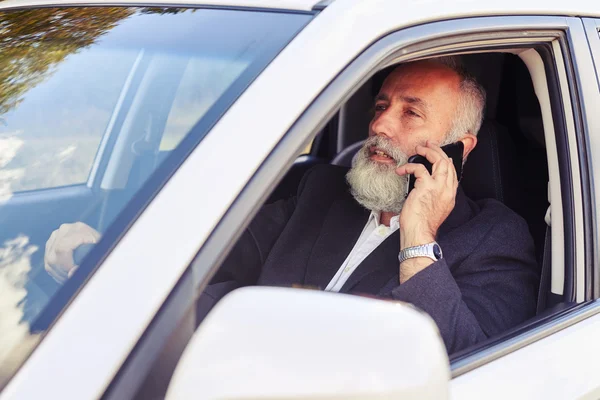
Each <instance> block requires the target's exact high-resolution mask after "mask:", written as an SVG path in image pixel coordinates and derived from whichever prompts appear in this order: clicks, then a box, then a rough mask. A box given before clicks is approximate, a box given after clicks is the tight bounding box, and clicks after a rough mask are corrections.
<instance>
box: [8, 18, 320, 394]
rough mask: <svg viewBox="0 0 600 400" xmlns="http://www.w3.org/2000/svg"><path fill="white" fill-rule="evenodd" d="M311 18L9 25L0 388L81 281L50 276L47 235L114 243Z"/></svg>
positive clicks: (21, 21)
mask: <svg viewBox="0 0 600 400" xmlns="http://www.w3.org/2000/svg"><path fill="white" fill-rule="evenodd" d="M310 17H311V15H308V14H288V13H283V12H262V11H250V10H246V11H244V10H219V9H186V8H148V7H143V8H142V7H73V8H41V9H27V10H16V11H4V12H0V52H1V54H2V56H1V57H0V227H1V229H0V330H1V331H2V337H3V340H2V341H0V388H1V387H2V386H3V384H4V383H6V381H7V380H8V379H9V377H10V376H11V374H12V373H13V372H14V370H15V368H18V366H19V365H20V363H21V362H22V360H23V357H25V356H26V355H27V353H28V351H29V350H30V349H31V348H32V346H34V345H35V343H37V340H38V339H39V337H40V336H39V335H40V334H43V332H45V330H46V329H47V328H48V327H49V326H50V324H52V323H53V321H54V320H55V318H56V317H57V315H59V314H60V312H61V310H62V309H63V308H64V306H65V305H66V304H67V303H68V301H69V299H70V297H72V296H73V295H74V293H75V292H76V291H77V290H78V287H79V285H80V283H82V282H83V281H85V279H86V278H82V279H79V280H77V281H71V282H69V281H68V280H67V283H69V285H64V284H63V283H62V282H60V281H57V280H56V279H53V277H51V276H50V275H49V274H48V273H47V268H45V266H44V254H45V251H46V245H47V242H48V240H49V238H50V237H51V233H52V232H53V231H55V230H56V229H57V228H59V226H61V224H65V223H73V222H76V221H82V222H84V223H85V224H87V225H89V226H90V227H93V228H94V229H96V230H97V231H98V232H99V233H100V235H102V237H103V239H102V240H103V241H104V242H107V243H114V242H115V241H116V240H117V238H119V237H120V235H121V233H122V232H123V230H124V229H126V227H127V225H128V224H129V222H127V221H131V220H133V219H134V218H135V217H136V216H137V215H138V214H139V212H140V211H141V210H142V209H143V207H144V206H145V205H146V204H147V203H148V201H149V199H150V197H151V196H153V195H154V194H155V193H156V192H157V191H158V190H159V189H160V187H161V186H162V185H163V184H164V183H165V181H166V180H167V179H168V178H169V176H170V175H171V174H172V173H173V171H174V170H175V169H176V168H177V167H178V166H179V165H180V164H181V163H182V162H183V161H184V160H185V158H186V157H187V155H188V154H189V153H190V151H191V150H192V149H193V148H194V147H195V146H196V145H197V144H198V143H199V142H200V141H201V140H202V138H203V137H204V136H205V135H206V134H207V133H208V131H209V130H210V128H211V127H212V126H213V125H214V123H215V122H216V121H217V120H218V119H219V118H220V117H221V116H222V115H223V113H224V112H225V111H226V109H227V108H228V107H229V106H230V105H231V104H232V103H233V102H234V101H235V100H236V99H237V97H238V96H239V95H240V94H241V93H242V92H243V91H244V90H245V88H246V87H247V86H248V85H249V84H250V83H251V82H252V80H253V79H254V78H255V77H256V76H257V75H258V73H259V72H260V71H261V70H262V69H264V68H265V66H266V65H267V64H268V63H269V62H270V61H271V60H272V59H273V57H275V55H276V54H277V53H278V52H279V51H280V50H281V49H282V48H283V46H284V45H285V44H286V43H287V42H288V41H289V40H290V39H291V38H292V37H293V36H294V35H295V34H296V33H297V32H298V31H299V30H300V29H301V28H302V26H304V25H305V24H306V23H307V22H308V21H309V20H310ZM144 185H150V186H151V187H152V189H151V190H146V191H141V192H140V188H143V187H144ZM115 221H116V222H118V224H117V225H115V224H116V222H115ZM111 229H112V230H111ZM106 232H112V233H111V234H110V235H109V234H108V233H107V234H106V235H105V233H106ZM48 243H49V242H48ZM111 247H112V244H111V245H109V247H107V248H111ZM107 251H108V250H107ZM90 271H91V269H90ZM65 278H66V277H65ZM34 332H35V334H34Z"/></svg>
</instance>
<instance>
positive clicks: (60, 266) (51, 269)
mask: <svg viewBox="0 0 600 400" xmlns="http://www.w3.org/2000/svg"><path fill="white" fill-rule="evenodd" d="M99 240H100V233H98V232H97V231H96V230H94V229H93V228H91V227H89V226H88V225H86V224H84V223H82V222H76V223H73V224H63V225H61V226H60V227H59V228H58V229H57V230H55V231H54V232H52V234H51V235H50V238H49V239H48V241H47V242H46V252H45V254H44V268H45V269H46V271H47V272H48V274H49V275H50V276H51V277H52V278H54V280H56V281H58V282H64V281H65V280H66V279H67V278H68V277H70V276H71V274H72V273H73V271H74V269H75V268H76V265H75V262H74V261H73V252H74V251H75V249H76V248H77V247H79V246H81V245H82V244H94V243H97V242H98V241H99Z"/></svg>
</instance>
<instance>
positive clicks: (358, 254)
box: [325, 211, 400, 292]
mask: <svg viewBox="0 0 600 400" xmlns="http://www.w3.org/2000/svg"><path fill="white" fill-rule="evenodd" d="M379 217H380V214H379V212H377V211H371V214H370V215H369V219H368V220H367V223H366V225H365V227H364V228H363V231H362V233H361V234H360V237H359V238H358V240H357V241H356V244H355V245H354V248H352V251H351V252H350V254H348V257H346V260H345V261H344V262H343V263H342V266H341V267H340V269H339V270H338V272H337V273H336V274H335V275H334V276H333V279H331V282H329V284H328V285H327V287H326V288H325V290H326V291H328V292H339V291H340V289H341V288H342V286H344V283H346V281H347V280H348V278H349V277H350V275H352V273H353V272H354V271H355V270H356V268H358V266H359V265H360V263H361V262H363V260H364V259H365V258H367V256H368V255H369V254H371V253H372V252H373V251H374V250H375V249H376V248H377V247H378V246H379V245H380V244H381V243H383V241H384V240H385V239H387V237H388V236H390V235H391V234H392V233H394V232H396V231H397V230H398V228H399V227H400V224H399V216H398V215H396V216H394V217H392V219H391V220H390V226H385V225H383V224H380V223H379Z"/></svg>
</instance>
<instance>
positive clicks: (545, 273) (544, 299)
mask: <svg viewBox="0 0 600 400" xmlns="http://www.w3.org/2000/svg"><path fill="white" fill-rule="evenodd" d="M548 201H550V182H548ZM551 208H552V204H550V206H548V210H547V211H546V216H545V217H544V221H546V236H545V237H544V255H543V256H542V272H541V275H540V287H539V289H538V301H537V309H536V314H539V313H541V312H542V311H544V310H545V309H546V305H547V303H548V293H549V292H550V284H551V278H552V223H551V221H552V219H551V218H550V216H551Z"/></svg>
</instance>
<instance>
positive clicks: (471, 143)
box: [460, 133, 477, 160]
mask: <svg viewBox="0 0 600 400" xmlns="http://www.w3.org/2000/svg"><path fill="white" fill-rule="evenodd" d="M460 141H461V142H463V144H464V145H465V150H464V151H463V160H464V159H466V158H467V156H468V155H469V153H470V152H471V151H473V149H474V148H475V146H477V136H475V135H473V134H471V133H467V134H466V135H465V136H464V137H462V138H461V139H460Z"/></svg>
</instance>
